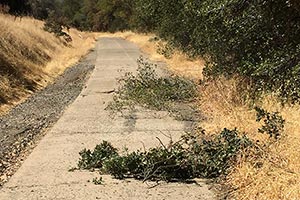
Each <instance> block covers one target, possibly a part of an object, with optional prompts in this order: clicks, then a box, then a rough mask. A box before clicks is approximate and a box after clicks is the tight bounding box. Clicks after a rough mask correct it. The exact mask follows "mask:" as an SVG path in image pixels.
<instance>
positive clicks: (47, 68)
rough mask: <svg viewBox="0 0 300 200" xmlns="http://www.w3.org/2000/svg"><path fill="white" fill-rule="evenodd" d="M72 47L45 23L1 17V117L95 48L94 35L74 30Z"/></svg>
mask: <svg viewBox="0 0 300 200" xmlns="http://www.w3.org/2000/svg"><path fill="white" fill-rule="evenodd" d="M70 35H71V37H72V38H73V42H72V43H70V47H67V46H66V45H64V44H63V41H62V40H61V39H59V38H56V37H55V36H54V35H52V34H50V33H48V32H45V31H44V30H43V22H42V21H38V20H34V19H32V18H29V17H23V18H22V19H20V18H17V19H15V18H14V17H13V16H10V15H5V14H0V48H1V51H0V114H3V113H4V112H5V111H7V110H9V109H10V108H11V107H12V106H14V105H15V104H17V103H20V102H21V101H23V100H24V99H25V98H26V97H28V96H29V95H30V94H31V93H32V92H33V91H35V90H37V89H41V88H43V87H44V86H46V85H47V84H49V83H50V82H51V81H52V80H53V79H54V78H55V77H56V76H58V75H59V74H61V73H62V72H63V71H64V70H65V69H66V68H67V67H68V66H71V65H72V64H74V63H76V62H77V61H78V60H79V59H80V58H81V57H82V56H83V55H85V54H86V53H87V52H88V50H89V49H90V48H92V47H93V44H94V41H95V38H94V34H91V33H81V32H79V31H77V30H73V29H71V31H70Z"/></svg>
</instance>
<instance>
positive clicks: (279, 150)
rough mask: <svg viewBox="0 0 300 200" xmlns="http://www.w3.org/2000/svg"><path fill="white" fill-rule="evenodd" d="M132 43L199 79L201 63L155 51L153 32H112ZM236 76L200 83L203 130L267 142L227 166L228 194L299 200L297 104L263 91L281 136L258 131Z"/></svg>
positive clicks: (299, 123)
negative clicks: (281, 120)
mask: <svg viewBox="0 0 300 200" xmlns="http://www.w3.org/2000/svg"><path fill="white" fill-rule="evenodd" d="M115 36H118V37H123V38H125V39H127V40H129V41H132V42H134V43H136V44H137V45H138V46H139V47H140V48H141V49H142V50H143V51H144V52H146V53H147V54H149V55H150V58H151V59H154V60H159V61H164V62H166V63H167V65H168V67H169V68H170V69H171V70H172V71H174V72H176V73H179V74H181V75H184V76H189V77H192V78H194V79H196V80H197V79H201V78H202V69H203V67H204V62H203V61H201V59H198V60H193V61H191V60H189V59H188V58H187V57H186V56H184V55H183V54H181V53H179V52H176V53H175V55H173V57H172V58H171V59H166V58H164V57H163V56H162V55H159V54H158V53H157V43H155V42H150V41H149V39H150V38H152V37H154V35H139V34H135V33H131V32H125V33H118V34H116V35H115ZM239 84H240V80H239V79H238V78H233V79H231V80H226V79H225V78H219V79H217V80H213V81H210V82H207V83H206V84H205V85H204V86H201V89H200V93H201V94H200V96H201V100H200V102H199V109H200V110H201V112H203V113H204V114H205V115H206V116H207V120H206V121H202V122H200V124H199V125H200V126H201V127H203V128H204V129H206V130H207V132H209V133H218V132H220V131H221V130H222V129H223V128H225V127H226V128H230V129H233V128H237V129H238V130H239V131H240V132H245V133H247V135H248V137H250V138H251V139H253V140H254V141H259V143H260V144H261V145H263V144H264V145H267V147H265V149H264V153H263V154H262V155H257V153H256V152H252V153H251V154H250V156H246V155H248V153H247V154H244V155H242V156H241V157H240V159H239V162H238V164H237V165H236V166H234V167H233V168H232V170H231V173H230V174H229V176H228V177H227V179H226V184H228V185H230V186H231V187H232V188H233V190H232V192H231V195H232V196H231V199H236V200H241V199H245V200H246V199H247V200H248V199H250V200H252V199H253V200H254V199H258V200H267V199H268V200H270V199H272V200H296V199H300V151H299V147H300V134H299V133H300V106H299V105H296V106H285V107H282V106H281V104H280V103H278V101H277V100H276V99H275V98H273V97H270V96H266V97H265V99H264V101H263V102H260V103H259V106H261V107H263V108H264V109H266V110H268V111H272V112H274V111H279V112H280V114H281V115H282V116H283V118H284V119H285V120H286V124H285V131H284V137H283V138H282V139H280V140H279V141H277V142H274V141H271V140H270V139H269V137H268V136H267V135H265V134H261V133H258V128H259V127H260V124H259V123H257V122H256V112H255V110H254V109H251V108H250V107H249V106H248V105H249V104H247V102H245V100H244V99H243V98H242V97H241V95H240V91H239V90H238V88H239ZM257 166H259V167H257Z"/></svg>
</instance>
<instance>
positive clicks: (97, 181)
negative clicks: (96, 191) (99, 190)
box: [93, 177, 104, 185]
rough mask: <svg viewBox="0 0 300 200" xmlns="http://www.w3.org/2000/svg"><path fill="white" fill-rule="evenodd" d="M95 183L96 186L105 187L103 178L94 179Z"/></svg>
mask: <svg viewBox="0 0 300 200" xmlns="http://www.w3.org/2000/svg"><path fill="white" fill-rule="evenodd" d="M93 183H94V184H95V185H103V183H104V181H103V178H102V177H99V178H97V177H96V178H93Z"/></svg>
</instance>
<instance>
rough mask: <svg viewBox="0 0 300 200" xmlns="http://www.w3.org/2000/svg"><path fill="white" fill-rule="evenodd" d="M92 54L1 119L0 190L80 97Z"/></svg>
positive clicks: (92, 60)
mask: <svg viewBox="0 0 300 200" xmlns="http://www.w3.org/2000/svg"><path fill="white" fill-rule="evenodd" d="M95 60H96V52H95V51H94V50H90V52H89V53H88V54H87V55H86V56H85V57H84V58H82V59H81V60H80V61H79V62H78V63H77V64H76V65H74V66H72V67H70V68H68V69H67V70H66V71H65V72H64V73H63V74H62V75H61V76H59V77H58V78H57V79H56V80H55V81H54V82H53V83H52V84H50V85H48V86H47V87H46V88H44V89H43V90H41V91H38V92H36V93H35V94H33V95H32V96H31V97H29V98H28V99H27V100H26V101H25V102H23V103H21V104H19V105H17V106H16V107H14V108H13V109H12V110H11V111H10V112H9V113H8V114H6V115H3V116H1V117H0V189H1V187H2V186H3V184H4V183H6V182H7V181H8V180H9V179H10V177H11V176H12V175H13V174H14V173H15V172H16V171H17V169H18V168H19V167H20V166H21V164H22V162H23V161H24V160H25V159H26V157H27V156H28V155H29V154H30V152H31V151H32V150H33V148H34V147H35V146H36V145H37V144H38V143H39V141H40V140H41V139H42V138H43V136H44V135H45V134H46V131H47V130H48V129H49V128H51V127H52V126H53V124H55V122H57V120H58V119H59V118H60V116H61V115H62V114H63V112H64V110H65V109H66V108H67V107H68V106H69V105H70V104H71V103H72V102H73V101H74V100H75V99H76V98H77V97H78V95H79V94H80V92H81V91H82V89H83V87H84V86H85V83H86V81H87V80H88V77H89V75H90V74H91V72H92V71H93V69H94V67H95Z"/></svg>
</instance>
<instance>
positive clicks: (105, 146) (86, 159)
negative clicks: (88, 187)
mask: <svg viewBox="0 0 300 200" xmlns="http://www.w3.org/2000/svg"><path fill="white" fill-rule="evenodd" d="M79 155H80V157H81V158H80V160H79V162H78V167H79V168H80V169H95V168H101V167H102V164H103V161H104V160H107V159H109V158H111V157H112V156H115V155H117V149H116V148H114V147H113V146H112V145H111V144H110V143H109V142H106V141H104V142H102V143H101V144H99V145H97V146H96V147H95V149H94V151H90V150H87V149H83V150H82V151H81V152H80V153H79Z"/></svg>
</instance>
